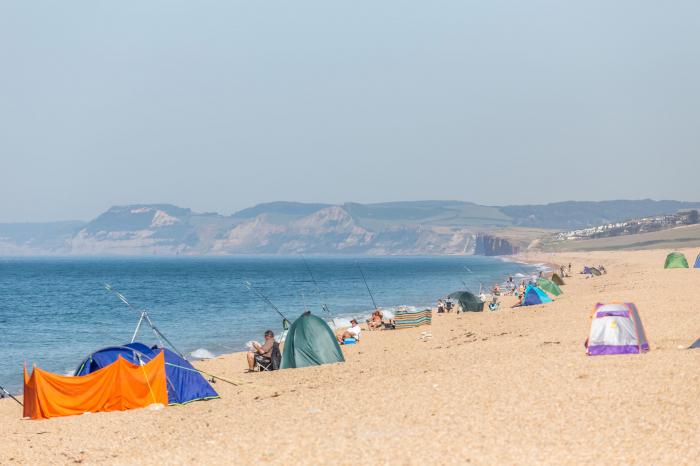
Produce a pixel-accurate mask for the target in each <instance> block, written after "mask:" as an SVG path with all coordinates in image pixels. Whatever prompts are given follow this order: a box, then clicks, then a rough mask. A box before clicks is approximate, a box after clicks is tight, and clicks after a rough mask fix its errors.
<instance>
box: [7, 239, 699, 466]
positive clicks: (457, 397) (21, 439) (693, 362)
mask: <svg viewBox="0 0 700 466" xmlns="http://www.w3.org/2000/svg"><path fill="white" fill-rule="evenodd" d="M667 252H668V251H665V250H663V251H661V250H650V251H625V252H595V253H561V254H556V255H551V254H546V255H544V254H540V255H529V256H523V257H525V258H526V259H528V260H533V261H541V262H550V263H552V262H553V263H564V264H566V263H568V262H572V263H573V264H574V271H578V270H580V269H581V268H582V266H583V265H584V263H587V264H588V265H598V264H604V265H605V266H606V268H607V269H608V274H607V275H604V276H601V277H595V278H592V279H585V278H584V277H583V276H582V275H578V274H576V275H575V276H574V277H572V278H569V279H566V283H567V284H566V286H564V287H563V290H564V294H563V295H562V296H560V297H559V298H558V299H557V300H556V301H555V302H554V303H551V304H547V305H542V306H532V307H528V308H522V309H510V308H509V305H511V304H513V302H514V298H504V301H503V304H502V306H501V309H500V310H499V311H497V312H484V313H472V314H464V315H454V314H447V315H436V314H434V315H433V325H432V326H430V327H421V328H417V329H407V330H400V331H377V332H365V333H364V334H363V339H362V342H361V343H360V344H358V345H351V346H346V347H344V352H345V354H346V358H347V362H346V363H345V364H341V365H332V366H322V367H314V368H307V369H296V370H284V371H279V372H275V373H261V374H244V373H243V370H244V368H245V362H244V354H233V355H227V356H222V357H220V358H217V359H215V360H210V361H205V362H201V363H198V365H199V367H201V368H202V369H204V370H207V371H211V372H214V373H217V374H219V375H221V376H222V377H230V378H232V379H237V380H241V381H245V382H246V383H245V384H244V385H241V386H238V387H236V386H231V385H227V384H225V383H222V382H218V383H216V384H215V385H214V386H215V388H216V389H217V390H218V391H219V393H220V394H221V399H219V400H213V401H208V402H195V403H192V404H189V405H186V406H182V407H167V408H165V409H163V410H160V411H153V410H149V409H143V410H134V411H128V412H118V413H95V414H88V415H83V416H75V417H67V418H56V419H51V420H49V421H29V420H21V419H20V416H21V411H20V409H19V407H18V406H17V405H16V404H15V403H14V402H12V401H11V400H0V419H2V436H1V437H0V438H1V440H0V464H2V465H7V464H74V463H86V464H97V463H100V464H193V463H198V464H232V463H238V464H253V463H263V464H328V463H334V464H341V465H342V464H425V463H429V464H465V463H470V464H564V463H576V464H581V463H588V464H600V463H606V464H633V463H635V464H674V465H675V464H694V463H697V458H699V457H700V403H699V400H700V350H694V351H688V350H684V349H679V347H687V346H688V345H690V344H691V343H692V342H693V341H694V340H695V339H696V338H698V337H700V293H698V290H699V289H700V288H699V285H700V270H693V269H689V270H664V269H663V262H664V258H665V256H666V253H667ZM685 252H686V256H687V257H688V260H689V261H694V259H695V255H696V254H697V252H698V251H695V250H687V251H685ZM613 300H626V301H633V302H634V303H636V304H637V307H638V308H639V311H640V314H641V317H642V321H643V323H644V326H645V329H646V333H647V335H648V338H649V341H650V344H651V348H652V349H651V351H650V352H649V353H647V354H644V355H626V356H600V357H588V356H586V355H585V350H584V347H583V342H584V340H585V339H586V337H587V334H588V330H589V325H590V320H589V316H590V313H591V310H592V307H593V305H594V304H595V303H596V302H599V301H601V302H606V301H613ZM426 331H427V332H429V333H430V334H432V337H425V336H424V335H422V333H423V332H426Z"/></svg>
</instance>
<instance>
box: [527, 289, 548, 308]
mask: <svg viewBox="0 0 700 466" xmlns="http://www.w3.org/2000/svg"><path fill="white" fill-rule="evenodd" d="M551 302H552V299H551V298H550V297H549V296H547V293H545V292H544V291H542V290H541V289H540V288H538V287H536V286H532V285H528V287H527V288H526V289H525V297H524V298H523V303H522V305H523V306H532V305H534V304H544V303H551Z"/></svg>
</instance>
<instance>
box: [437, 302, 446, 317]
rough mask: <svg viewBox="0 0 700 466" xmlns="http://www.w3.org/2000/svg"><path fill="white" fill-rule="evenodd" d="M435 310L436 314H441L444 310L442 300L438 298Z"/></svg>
mask: <svg viewBox="0 0 700 466" xmlns="http://www.w3.org/2000/svg"><path fill="white" fill-rule="evenodd" d="M437 311H438V314H442V313H444V312H445V303H443V302H442V299H438V302H437Z"/></svg>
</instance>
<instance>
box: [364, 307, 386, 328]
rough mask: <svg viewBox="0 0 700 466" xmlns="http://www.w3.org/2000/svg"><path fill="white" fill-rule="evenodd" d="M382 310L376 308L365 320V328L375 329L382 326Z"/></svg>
mask: <svg viewBox="0 0 700 466" xmlns="http://www.w3.org/2000/svg"><path fill="white" fill-rule="evenodd" d="M382 317H383V316H382V311H380V310H379V309H377V310H376V311H374V312H373V313H372V316H371V317H370V318H369V319H368V320H367V328H368V329H369V330H375V329H378V328H379V327H381V326H382Z"/></svg>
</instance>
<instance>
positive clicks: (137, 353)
mask: <svg viewBox="0 0 700 466" xmlns="http://www.w3.org/2000/svg"><path fill="white" fill-rule="evenodd" d="M115 348H121V349H124V350H128V351H131V352H132V353H134V356H135V357H136V358H137V359H138V360H139V363H140V364H143V361H142V359H146V362H150V361H152V360H153V358H151V357H150V356H148V355H146V354H144V353H142V352H141V351H139V350H137V349H135V348H129V347H128V346H121V345H119V346H116V347H115ZM183 359H184V358H183ZM165 365H166V366H171V367H177V368H178V369H183V370H186V371H190V372H199V373H200V374H204V375H207V376H209V377H211V378H212V379H217V380H221V381H222V382H226V383H229V384H231V385H235V386H239V385H243V384H244V383H248V382H239V383H236V382H232V381H230V380H226V379H224V378H223V377H219V376H218V375H214V374H210V373H209V372H205V371H203V370H201V369H197V368H195V367H185V366H180V365H179V364H173V363H171V362H165ZM0 388H1V387H0Z"/></svg>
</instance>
